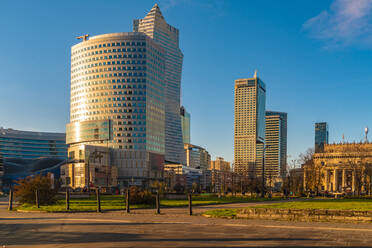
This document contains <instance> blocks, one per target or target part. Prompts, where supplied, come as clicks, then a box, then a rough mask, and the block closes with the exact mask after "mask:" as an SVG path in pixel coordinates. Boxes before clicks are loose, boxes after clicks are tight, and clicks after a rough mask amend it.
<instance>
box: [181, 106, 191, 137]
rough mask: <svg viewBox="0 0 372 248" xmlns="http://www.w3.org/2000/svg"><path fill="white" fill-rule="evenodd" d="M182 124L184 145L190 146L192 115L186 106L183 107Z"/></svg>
mask: <svg viewBox="0 0 372 248" xmlns="http://www.w3.org/2000/svg"><path fill="white" fill-rule="evenodd" d="M180 114H181V124H182V137H183V143H184V144H190V143H191V138H190V113H188V112H187V111H186V109H185V107H184V106H182V107H181V110H180Z"/></svg>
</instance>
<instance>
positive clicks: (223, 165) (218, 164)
mask: <svg viewBox="0 0 372 248" xmlns="http://www.w3.org/2000/svg"><path fill="white" fill-rule="evenodd" d="M209 169H210V170H218V171H230V170H231V167H230V162H227V161H225V160H224V158H222V157H217V158H216V160H212V161H211V164H210V167H209Z"/></svg>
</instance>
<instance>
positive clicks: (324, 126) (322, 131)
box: [315, 122, 328, 152]
mask: <svg viewBox="0 0 372 248" xmlns="http://www.w3.org/2000/svg"><path fill="white" fill-rule="evenodd" d="M324 144H328V123H327V122H317V123H315V152H322V151H323V150H324Z"/></svg>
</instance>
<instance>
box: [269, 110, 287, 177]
mask: <svg viewBox="0 0 372 248" xmlns="http://www.w3.org/2000/svg"><path fill="white" fill-rule="evenodd" d="M265 130H266V133H265V144H266V147H267V148H266V150H265V177H267V178H270V179H273V178H276V177H284V176H285V175H286V166H287V163H286V162H287V113H283V112H276V111H266V127H265Z"/></svg>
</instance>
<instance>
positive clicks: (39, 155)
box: [0, 128, 67, 189]
mask: <svg viewBox="0 0 372 248" xmlns="http://www.w3.org/2000/svg"><path fill="white" fill-rule="evenodd" d="M66 159H67V145H66V134H64V133H49V132H31V131H20V130H14V129H10V128H9V129H4V128H0V180H1V179H2V181H3V182H2V184H3V188H4V187H5V188H6V189H8V187H9V186H10V185H11V184H12V183H13V181H14V180H17V179H19V178H24V177H26V176H29V175H34V174H40V173H47V172H52V173H53V174H54V175H55V176H56V177H59V167H60V166H61V165H62V164H63V163H65V162H66Z"/></svg>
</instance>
